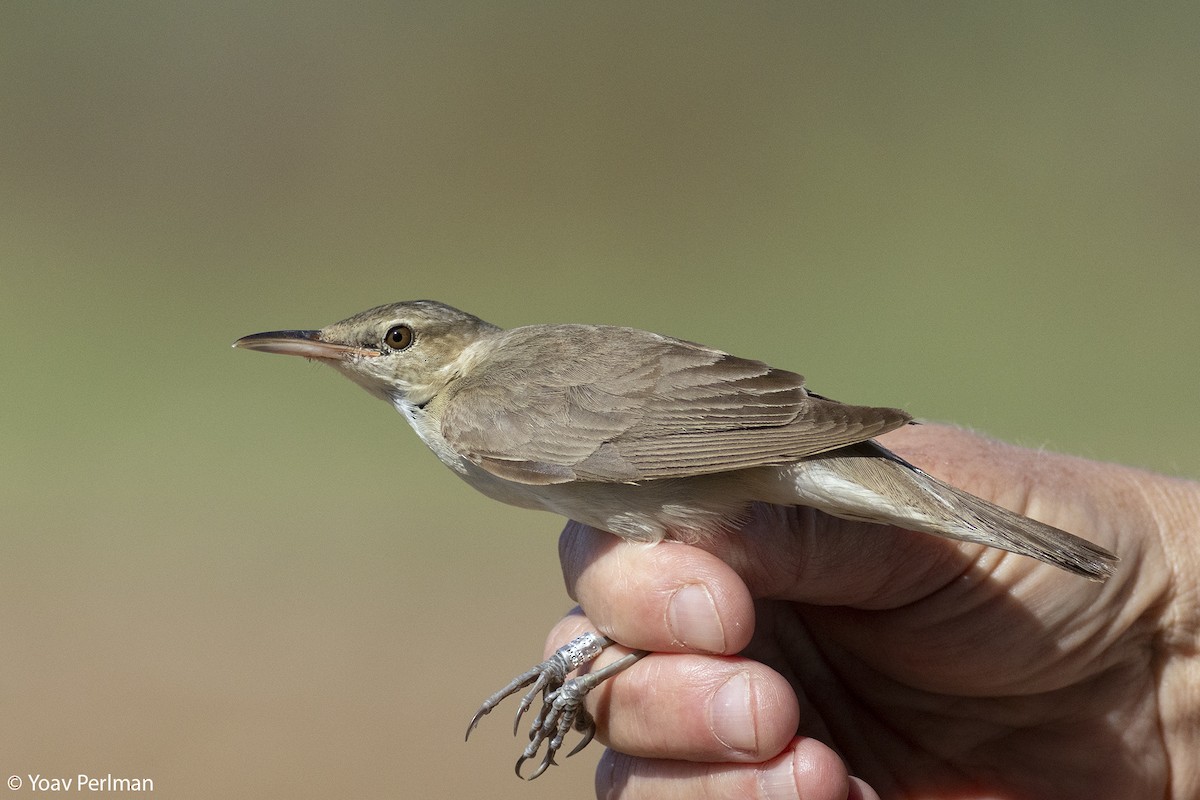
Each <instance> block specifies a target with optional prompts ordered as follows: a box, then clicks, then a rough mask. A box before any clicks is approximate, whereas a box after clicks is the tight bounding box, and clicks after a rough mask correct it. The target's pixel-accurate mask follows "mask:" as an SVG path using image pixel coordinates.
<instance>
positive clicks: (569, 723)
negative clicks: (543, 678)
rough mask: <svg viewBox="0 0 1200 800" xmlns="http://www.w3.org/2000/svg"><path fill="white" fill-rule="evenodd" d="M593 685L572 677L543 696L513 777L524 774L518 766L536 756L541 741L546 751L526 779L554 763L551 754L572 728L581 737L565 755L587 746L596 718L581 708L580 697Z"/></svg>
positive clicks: (553, 753)
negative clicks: (580, 734)
mask: <svg viewBox="0 0 1200 800" xmlns="http://www.w3.org/2000/svg"><path fill="white" fill-rule="evenodd" d="M593 686H594V683H592V682H591V681H586V680H584V679H583V678H574V679H572V680H569V681H567V682H565V683H563V684H562V685H560V686H559V687H558V688H557V689H555V690H553V691H551V692H549V693H548V694H546V695H544V696H543V700H542V709H541V711H539V712H538V715H537V718H536V719H535V720H534V721H533V726H532V728H531V729H530V731H529V744H528V745H527V746H526V747H525V750H524V752H522V753H521V757H520V758H518V759H517V765H516V772H517V777H524V776H523V775H521V767H522V766H523V765H524V764H525V762H526V761H528V760H530V759H532V758H534V757H535V756H536V755H537V753H538V750H540V749H541V748H542V744H543V743H544V744H545V745H546V754H545V755H544V756H542V760H541V761H540V762H538V765H537V768H536V769H535V770H534V771H533V774H532V775H530V776H529V778H528V780H533V779H534V778H536V777H538V776H539V775H541V774H542V773H543V772H545V771H546V770H547V769H548V768H549V767H550V766H551V765H556V764H557V763H558V762H556V761H555V760H554V757H555V756H556V755H557V754H558V751H559V750H560V749H561V748H562V744H563V739H564V738H565V737H566V735H567V732H568V731H570V730H571V729H572V728H574V729H575V730H577V731H579V732H581V733H582V734H583V739H582V740H580V742H579V744H577V745H575V747H574V748H572V750H571V752H569V753H567V758H570V757H571V756H573V755H575V754H576V753H578V752H579V751H580V750H582V749H583V748H585V747H587V745H588V743H589V742H591V741H592V738H593V737H595V735H596V721H595V720H594V719H593V718H592V715H591V714H590V713H588V710H587V709H586V708H584V707H583V698H584V697H586V696H587V693H588V692H589V691H591V689H592V687H593Z"/></svg>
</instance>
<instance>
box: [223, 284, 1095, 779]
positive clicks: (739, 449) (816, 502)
mask: <svg viewBox="0 0 1200 800" xmlns="http://www.w3.org/2000/svg"><path fill="white" fill-rule="evenodd" d="M234 347H238V348H245V349H249V350H257V351H262V352H267V353H278V354H284V355H294V356H301V357H304V358H307V359H312V360H315V361H318V362H320V363H323V364H327V365H329V366H331V367H333V368H334V369H335V370H337V371H338V372H340V373H341V374H342V375H344V376H346V377H347V378H349V379H350V380H351V381H353V382H354V383H356V384H358V385H359V386H361V387H362V388H364V389H365V390H366V391H368V392H369V393H370V394H372V395H374V396H375V397H378V398H380V399H382V400H384V401H386V402H387V403H388V404H390V405H392V406H393V407H394V408H395V409H396V410H397V411H399V412H400V414H401V415H402V416H403V417H404V418H405V419H406V420H407V421H408V423H409V425H411V426H412V428H413V430H414V431H416V433H417V436H418V437H420V439H421V440H422V441H423V442H424V443H425V444H426V445H427V446H428V447H429V449H430V450H432V451H433V452H434V454H435V455H436V456H437V457H438V459H439V460H440V461H442V463H444V464H445V465H446V466H447V467H449V468H450V469H451V470H453V471H454V472H455V473H456V474H457V475H459V477H461V478H462V479H463V480H465V481H466V482H467V483H468V484H470V485H471V486H473V487H474V488H475V489H477V490H479V491H480V492H482V493H483V494H485V495H487V496H488V497H491V498H493V499H495V500H499V501H501V502H504V503H508V504H510V505H514V506H518V507H521V508H528V509H541V510H546V511H551V512H554V513H556V514H560V515H562V516H565V517H568V518H570V519H573V520H576V521H579V522H582V523H586V524H588V525H591V526H593V527H595V528H598V529H601V530H604V531H608V532H610V533H612V534H615V535H617V536H620V537H622V538H625V539H627V540H631V541H638V542H651V543H652V542H659V541H662V540H664V539H669V540H675V541H682V542H691V543H696V542H702V541H704V540H707V539H711V538H713V537H715V536H719V535H721V534H724V533H730V532H735V531H736V530H737V529H738V526H739V524H740V523H741V522H742V521H743V520H744V519H745V518H746V514H747V512H748V510H749V509H750V507H751V505H752V504H753V503H755V502H763V503H773V504H781V505H790V506H797V505H799V506H808V507H811V508H815V509H818V510H821V511H824V512H826V513H828V514H831V515H833V516H836V517H840V518H843V519H848V520H855V521H866V522H873V523H880V524H885V525H893V526H897V527H900V528H904V529H908V530H913V531H919V532H923V533H928V534H933V535H935V536H941V537H945V538H948V539H954V540H959V541H964V542H972V543H977V544H982V545H986V546H989V547H995V548H999V549H1002V550H1006V551H1009V552H1012V553H1016V554H1019V555H1023V556H1029V557H1032V558H1035V559H1037V560H1039V561H1042V562H1045V563H1047V564H1050V565H1052V566H1054V567H1057V568H1059V569H1062V570H1065V571H1067V572H1070V573H1073V574H1075V575H1079V576H1082V577H1084V578H1087V579H1090V580H1097V581H1103V580H1105V579H1107V578H1108V577H1109V576H1110V575H1111V574H1112V573H1113V571H1114V569H1115V566H1116V564H1117V561H1118V559H1117V557H1116V556H1115V555H1114V554H1113V553H1110V552H1108V551H1107V550H1105V549H1103V548H1101V547H1099V546H1097V545H1095V544H1092V543H1091V542H1089V541H1087V540H1086V539H1083V538H1080V537H1078V536H1075V535H1073V534H1070V533H1067V532H1066V531H1062V530H1059V529H1058V528H1054V527H1052V526H1050V525H1046V524H1044V523H1041V522H1038V521H1036V520H1033V519H1030V518H1028V517H1025V516H1022V515H1020V514H1017V513H1015V512H1012V511H1009V510H1007V509H1005V508H1002V507H1000V506H998V505H995V504H993V503H990V502H988V501H986V500H983V499H982V498H979V497H976V496H974V495H972V494H970V493H968V492H965V491H963V490H961V489H958V488H956V487H954V486H951V485H950V484H948V483H945V482H943V481H941V480H939V479H937V478H935V477H933V476H931V475H929V474H927V473H926V472H924V471H923V470H921V469H920V468H918V467H916V466H914V465H913V464H910V463H909V462H907V461H906V460H904V459H903V458H901V457H900V456H898V455H896V454H895V453H893V452H891V451H890V450H888V449H887V448H885V447H884V446H883V445H881V444H879V443H878V442H877V441H875V437H877V436H880V435H882V434H884V433H887V432H888V431H891V430H894V429H896V428H899V427H901V426H904V425H908V424H912V423H913V418H912V416H911V415H910V414H908V413H907V412H905V411H902V410H900V409H896V408H886V407H873V406H857V405H851V404H848V403H841V402H838V401H836V400H832V399H830V398H828V397H824V396H822V395H819V394H816V393H815V392H812V391H810V390H808V389H807V388H806V386H805V380H804V378H803V376H801V375H799V374H797V373H795V372H790V371H787V370H783V369H778V368H775V367H771V366H769V365H767V364H765V363H763V362H761V361H756V360H752V359H746V358H740V357H738V356H734V355H731V354H729V353H726V352H724V351H721V350H717V349H714V348H711V347H707V346H705V345H702V344H697V343H695V342H690V341H685V340H682V339H676V338H673V337H670V336H664V335H660V334H657V333H652V332H649V331H644V330H639V329H635V328H628V327H618V326H611V325H584V324H538V325H525V326H521V327H515V328H509V329H504V328H501V327H498V326H496V325H493V324H491V323H489V322H486V321H484V320H482V319H480V318H479V317H476V316H474V315H472V314H469V313H467V312H464V311H460V310H458V309H456V308H453V307H451V306H449V305H446V304H444V303H440V302H437V301H433V300H409V301H402V302H397V303H390V304H386V305H381V306H377V307H375V308H371V309H368V310H366V311H363V312H360V313H358V314H355V315H353V316H351V317H348V318H346V319H344V320H342V321H340V322H335V323H333V324H332V325H328V326H326V327H324V328H321V329H320V330H281V331H268V332H265V333H256V334H252V335H249V336H244V337H242V338H240V339H238V340H237V341H236V342H234ZM611 643H612V641H611V640H610V639H608V638H607V637H604V636H603V635H601V634H599V633H595V632H592V633H589V634H584V635H583V636H581V637H578V639H576V640H574V641H572V642H571V643H569V644H568V645H565V646H564V647H563V648H560V650H559V651H558V652H556V653H555V654H554V655H552V656H551V658H549V659H547V660H546V661H543V662H542V663H540V664H538V665H536V666H535V667H533V668H532V669H531V670H529V671H527V672H526V673H524V674H523V675H521V676H518V678H516V679H514V680H513V681H512V682H510V683H509V684H508V685H507V686H505V687H504V688H503V689H501V690H500V691H499V692H497V693H495V694H494V695H492V696H491V697H489V698H488V699H487V700H486V701H485V702H484V704H483V706H482V707H481V708H480V710H479V712H477V713H476V715H475V717H474V718H473V719H472V720H471V724H470V726H469V727H468V730H467V733H468V736H469V735H470V732H471V731H472V730H473V729H474V728H475V726H476V724H477V723H478V722H479V720H480V718H481V717H482V716H483V715H485V714H487V713H489V712H490V711H491V710H493V709H494V708H495V707H496V706H497V705H498V704H499V702H500V701H501V700H503V699H504V698H505V697H507V696H509V695H511V694H514V693H515V692H517V691H519V690H520V689H521V688H524V687H526V686H532V687H533V688H531V689H529V690H528V692H527V693H526V694H525V695H524V697H523V698H522V699H521V702H520V704H519V708H518V712H517V723H516V724H517V725H519V724H520V720H521V716H522V714H524V713H525V711H526V710H527V709H528V708H529V707H530V706H531V705H532V703H533V702H535V700H536V698H537V695H538V694H539V693H540V694H541V696H542V705H541V712H540V713H539V714H538V716H537V718H536V719H535V720H534V723H533V730H532V731H531V734H530V744H529V746H528V747H526V748H525V750H524V752H523V753H522V756H521V758H520V759H519V760H518V762H517V768H516V769H517V774H518V775H521V767H522V764H523V763H524V762H525V761H527V760H529V759H531V758H533V757H535V755H536V753H537V752H539V749H540V747H541V745H542V744H543V743H545V744H546V745H547V752H546V753H545V755H544V757H543V758H542V760H541V762H540V763H539V764H538V767H537V769H536V770H535V772H534V774H533V776H532V777H537V775H540V774H541V773H542V772H544V770H545V769H546V768H547V767H548V766H550V765H551V764H553V763H555V761H554V757H555V755H556V753H557V751H558V750H559V748H560V747H561V746H562V741H563V737H564V736H565V734H566V733H568V732H569V731H570V730H571V729H572V728H574V729H577V730H580V731H581V732H583V734H584V738H583V741H582V742H581V743H580V745H579V746H577V747H576V748H575V749H574V750H573V751H572V754H573V753H574V752H577V751H578V750H579V749H581V748H582V747H583V746H584V745H586V744H587V743H588V741H590V740H591V738H592V735H593V734H594V731H595V725H594V722H593V721H592V720H591V718H590V716H589V715H588V713H587V711H586V710H585V709H584V708H583V706H582V699H583V697H584V696H585V695H586V693H587V692H588V691H590V689H591V688H594V686H595V685H597V684H598V683H599V682H600V681H602V680H604V679H606V678H608V677H610V676H611V675H613V674H616V673H617V672H619V671H621V670H622V669H624V668H626V667H628V666H629V665H630V664H632V663H633V662H635V661H636V660H637V659H639V658H641V657H643V656H644V655H645V652H644V651H635V652H633V653H631V654H629V655H627V656H625V657H623V658H622V659H620V660H619V661H617V662H614V663H613V664H610V665H608V666H606V667H605V668H603V669H600V670H595V671H592V672H588V673H586V674H583V675H581V676H579V677H577V678H574V679H572V680H570V681H567V680H566V675H567V674H568V673H570V672H571V671H574V670H577V669H579V668H580V667H582V666H584V665H585V664H587V663H589V662H590V661H591V660H593V659H594V658H595V657H596V656H597V655H598V654H599V653H600V651H601V650H602V649H603V648H605V647H607V646H608V645H609V644H611ZM514 730H515V726H514Z"/></svg>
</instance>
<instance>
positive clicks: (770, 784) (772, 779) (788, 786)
mask: <svg viewBox="0 0 1200 800" xmlns="http://www.w3.org/2000/svg"><path fill="white" fill-rule="evenodd" d="M795 759H796V754H795V753H791V754H789V755H788V757H787V758H781V759H779V762H778V763H777V764H775V766H773V767H770V768H769V769H765V770H763V771H762V772H760V773H758V788H759V793H760V794H761V795H762V796H763V797H766V798H769V800H796V799H797V798H798V797H799V796H800V793H799V791H798V790H797V789H796V765H795V764H794V763H793V762H794V761H795Z"/></svg>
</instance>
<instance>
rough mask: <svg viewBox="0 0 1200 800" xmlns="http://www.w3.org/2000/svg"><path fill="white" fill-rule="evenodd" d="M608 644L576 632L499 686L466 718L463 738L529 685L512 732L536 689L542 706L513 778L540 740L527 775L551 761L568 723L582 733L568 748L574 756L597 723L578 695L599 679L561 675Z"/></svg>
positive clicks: (598, 637)
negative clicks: (540, 754) (539, 755)
mask: <svg viewBox="0 0 1200 800" xmlns="http://www.w3.org/2000/svg"><path fill="white" fill-rule="evenodd" d="M609 644H611V642H610V641H609V640H608V639H606V638H605V637H603V636H601V635H600V634H598V633H590V632H589V633H585V634H583V635H581V636H577V637H575V638H574V639H572V640H571V641H570V642H568V643H567V644H565V645H563V646H562V647H560V648H559V649H558V650H556V651H555V652H554V654H553V655H552V656H550V657H549V658H548V659H546V660H545V661H543V662H542V663H540V664H538V665H537V666H536V667H534V668H533V669H530V670H528V671H526V672H524V673H522V674H520V675H518V676H517V677H516V678H514V679H513V680H512V681H510V682H509V683H508V684H507V685H506V686H505V687H504V688H503V689H501V690H500V691H498V692H496V693H495V694H493V695H492V696H490V697H489V698H487V699H486V700H484V701H483V705H481V706H480V707H479V710H478V711H476V712H475V716H474V717H472V718H471V724H470V725H469V726H468V727H467V737H468V738H469V737H470V736H471V731H473V730H475V726H476V725H478V724H479V720H481V719H483V717H484V716H485V715H487V714H490V713H491V712H492V710H493V709H495V708H496V707H497V706H498V705H500V703H501V702H503V701H504V699H505V698H507V697H508V696H510V695H513V694H516V693H517V692H519V691H520V690H521V689H524V688H525V687H526V686H529V687H530V688H529V690H528V691H527V692H525V694H524V695H523V696H522V697H521V701H520V702H519V703H518V704H517V713H516V718H515V719H514V721H513V733H514V734H515V733H516V732H517V729H518V728H519V727H520V725H521V719H522V717H524V716H525V712H527V711H528V710H529V709H530V708H531V707H532V706H533V703H534V700H535V699H536V698H537V696H538V695H539V694H540V695H541V696H542V706H541V709H540V710H539V711H538V715H537V717H536V718H535V719H534V721H533V725H532V726H531V727H530V731H529V744H528V746H526V748H525V750H524V751H523V752H522V753H521V757H520V758H519V759H517V764H516V773H517V775H518V777H523V776H522V775H521V767H522V766H524V764H525V762H526V761H529V760H530V759H532V758H535V757H536V756H537V753H538V751H539V750H540V749H541V748H542V745H543V744H545V745H546V753H545V755H544V756H543V757H542V759H541V761H539V762H538V765H537V768H536V769H534V771H533V774H531V775H530V776H529V778H528V780H533V779H534V778H536V777H538V776H539V775H541V774H542V773H543V772H545V771H546V770H547V769H548V768H549V767H550V766H551V765H552V764H555V763H556V762H555V761H554V756H555V755H556V754H557V753H558V751H559V749H560V748H561V747H562V743H563V737H565V736H566V734H567V732H568V731H570V730H571V729H572V728H575V730H577V731H580V732H581V733H583V740H582V741H581V742H580V743H579V744H577V745H576V746H575V747H574V749H572V750H571V752H570V753H568V758H569V757H570V756H573V755H575V754H576V753H578V752H579V751H580V750H582V749H583V748H584V747H585V746H586V745H587V744H588V743H589V742H590V741H591V740H592V738H593V737H594V736H595V735H596V723H595V721H594V720H593V719H592V715H591V714H589V713H588V711H587V709H586V708H584V707H583V698H584V697H585V696H586V695H587V693H588V692H589V691H591V689H592V688H593V687H594V686H595V685H596V684H597V683H599V681H594V680H585V678H586V677H587V676H582V677H579V678H574V679H572V680H570V681H568V680H567V679H566V678H567V675H568V674H569V673H571V672H573V671H574V670H576V669H578V668H579V667H582V666H584V665H586V664H588V663H590V662H591V661H592V660H594V659H595V658H596V656H598V655H600V653H601V651H602V650H603V649H604V648H605V647H607V646H608V645H609Z"/></svg>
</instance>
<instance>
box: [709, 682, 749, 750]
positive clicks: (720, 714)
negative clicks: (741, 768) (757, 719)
mask: <svg viewBox="0 0 1200 800" xmlns="http://www.w3.org/2000/svg"><path fill="white" fill-rule="evenodd" d="M751 703H753V698H752V697H751V696H750V673H749V672H745V671H743V672H739V673H737V674H735V675H734V676H733V677H731V678H730V679H729V680H727V681H725V683H723V684H721V687H720V688H719V689H717V691H716V692H714V693H713V697H712V702H710V703H709V706H708V724H709V727H710V728H711V729H712V732H713V736H715V737H717V739H718V740H719V741H720V742H721V744H723V745H725V746H726V747H729V748H731V749H733V750H741V751H743V752H746V753H755V752H757V751H758V732H757V731H756V730H755V728H754V714H753V713H752V712H751V710H750V706H751Z"/></svg>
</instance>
